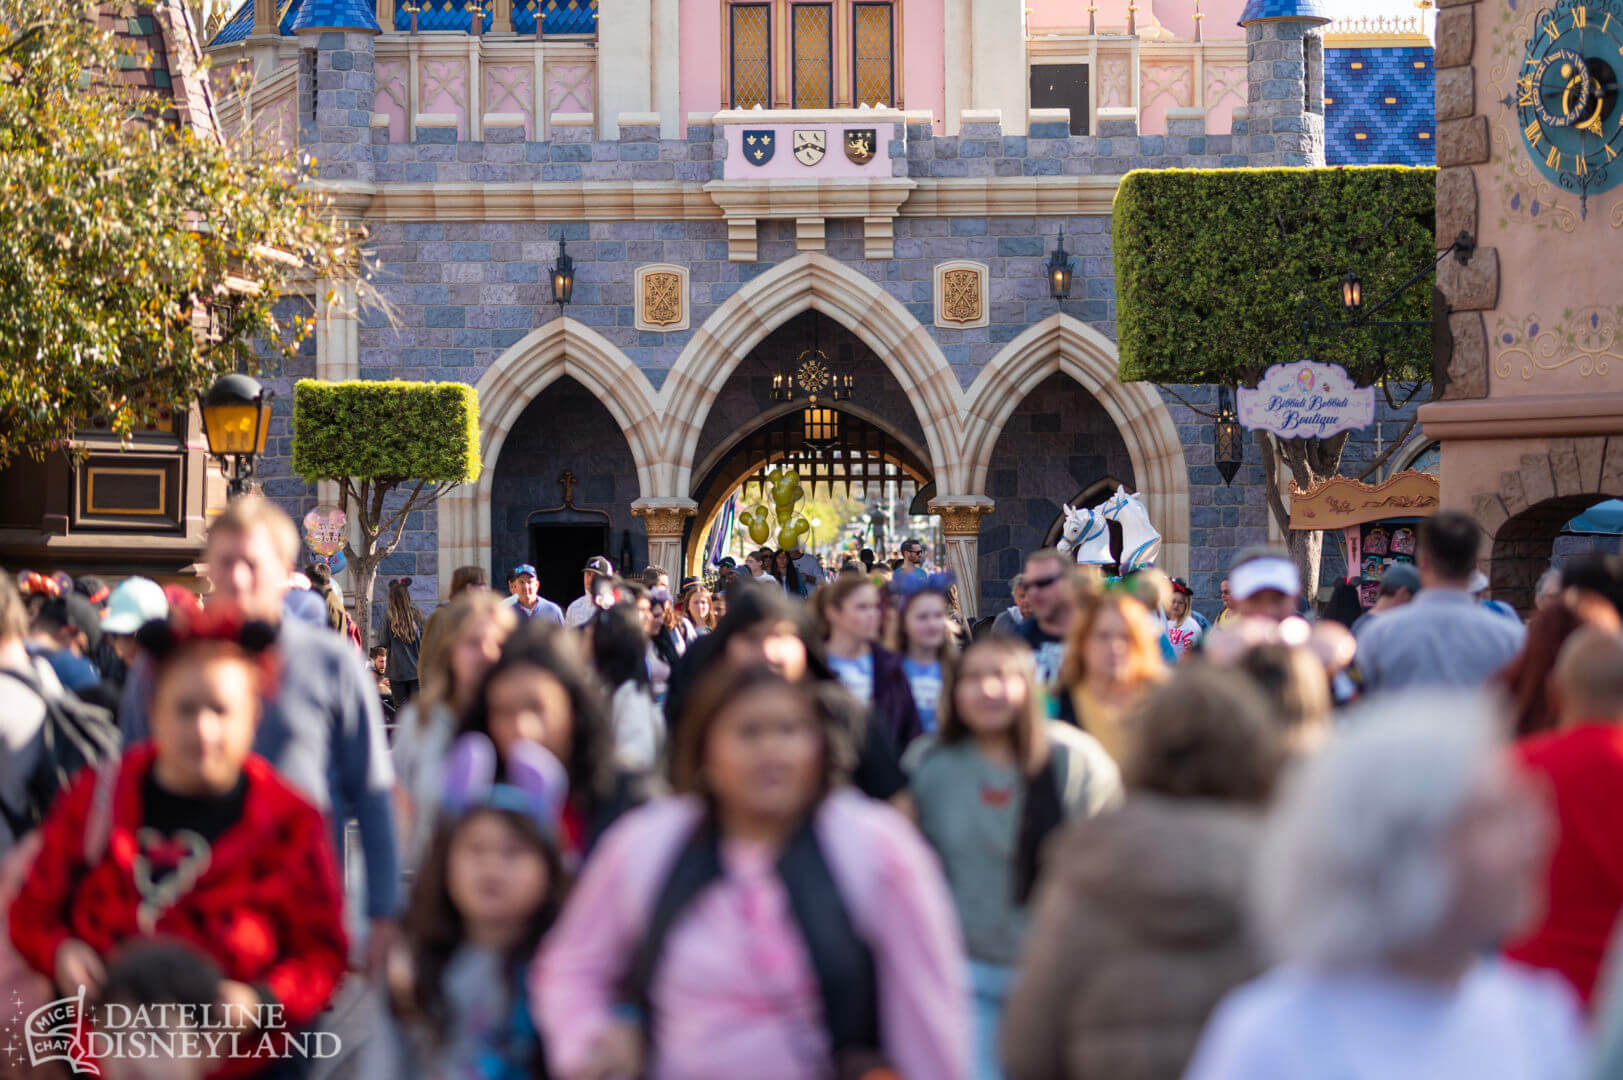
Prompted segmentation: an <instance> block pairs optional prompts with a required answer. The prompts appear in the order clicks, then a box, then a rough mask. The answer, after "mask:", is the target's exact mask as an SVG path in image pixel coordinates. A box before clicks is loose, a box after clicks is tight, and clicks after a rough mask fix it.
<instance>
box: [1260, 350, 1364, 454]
mask: <svg viewBox="0 0 1623 1080" xmlns="http://www.w3.org/2000/svg"><path fill="white" fill-rule="evenodd" d="M1235 403H1236V406H1237V411H1238V412H1239V414H1240V423H1241V424H1242V425H1244V426H1245V427H1248V428H1261V429H1262V430H1264V431H1271V432H1273V433H1274V434H1275V435H1278V436H1279V437H1280V438H1282V439H1311V438H1315V437H1317V438H1323V437H1325V436H1328V435H1334V434H1336V433H1337V432H1342V431H1355V430H1357V429H1359V428H1363V427H1368V426H1369V425H1370V424H1372V423H1373V422H1374V421H1375V388H1374V387H1373V386H1364V387H1358V386H1354V385H1353V381H1352V379H1350V378H1348V377H1347V372H1346V370H1345V369H1343V368H1340V367H1338V366H1336V365H1335V364H1320V363H1318V362H1316V361H1313V360H1298V361H1296V362H1295V363H1291V364H1275V365H1274V366H1273V367H1271V368H1269V369H1268V370H1267V372H1266V373H1264V374H1263V376H1262V378H1261V379H1259V380H1257V388H1256V389H1255V390H1253V389H1251V388H1250V387H1246V386H1242V387H1240V389H1239V392H1238V393H1236V394H1235Z"/></svg>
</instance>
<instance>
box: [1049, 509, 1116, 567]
mask: <svg viewBox="0 0 1623 1080" xmlns="http://www.w3.org/2000/svg"><path fill="white" fill-rule="evenodd" d="M1063 535H1064V539H1062V540H1061V541H1060V542H1059V549H1060V550H1061V551H1071V552H1075V558H1076V561H1077V562H1078V563H1080V564H1082V565H1084V566H1090V565H1091V566H1100V565H1103V564H1105V563H1108V562H1110V529H1109V527H1108V526H1106V525H1105V519H1104V515H1102V514H1100V513H1099V511H1097V510H1089V509H1087V508H1085V507H1078V506H1072V505H1071V504H1070V503H1066V504H1065V526H1064V529H1063Z"/></svg>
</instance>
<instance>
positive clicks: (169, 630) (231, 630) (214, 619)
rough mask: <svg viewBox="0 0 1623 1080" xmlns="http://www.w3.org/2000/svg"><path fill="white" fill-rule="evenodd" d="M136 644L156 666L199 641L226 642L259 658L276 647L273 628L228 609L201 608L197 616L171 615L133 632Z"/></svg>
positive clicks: (191, 614) (177, 612)
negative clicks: (179, 650)
mask: <svg viewBox="0 0 1623 1080" xmlns="http://www.w3.org/2000/svg"><path fill="white" fill-rule="evenodd" d="M135 640H136V643H137V644H139V645H140V646H141V648H143V649H145V650H146V651H147V652H148V653H149V654H151V656H152V658H153V659H154V660H156V661H158V662H159V663H162V662H163V661H164V660H166V659H168V658H169V657H170V656H171V655H173V654H174V652H175V650H177V649H179V648H180V647H182V646H184V645H190V644H192V643H194V642H199V641H219V642H227V643H229V644H232V645H235V646H237V647H238V648H240V649H242V651H243V652H245V653H247V654H248V655H250V656H258V655H259V654H260V653H263V652H264V651H265V650H266V649H268V648H270V647H271V646H272V645H274V644H275V643H276V627H274V626H272V625H271V624H270V623H267V622H260V621H258V620H255V619H244V618H243V617H242V615H241V614H240V613H239V612H236V611H232V610H230V609H227V608H218V607H213V608H202V609H200V610H198V611H196V612H186V611H174V610H172V611H171V612H170V613H169V618H167V619H153V620H151V621H149V622H147V623H145V624H144V625H142V627H141V628H140V629H139V630H137V631H136V632H135Z"/></svg>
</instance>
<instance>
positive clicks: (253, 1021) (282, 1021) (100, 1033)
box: [7, 987, 343, 1076]
mask: <svg viewBox="0 0 1623 1080" xmlns="http://www.w3.org/2000/svg"><path fill="white" fill-rule="evenodd" d="M23 1043H24V1045H26V1046H27V1049H28V1062H29V1064H30V1065H32V1066H34V1067H36V1068H37V1067H38V1066H40V1065H44V1064H46V1063H47V1062H53V1061H59V1062H62V1063H63V1064H64V1065H65V1066H67V1068H68V1069H69V1070H70V1071H71V1072H72V1073H73V1074H74V1075H75V1076H100V1075H102V1072H103V1070H102V1065H103V1064H104V1063H106V1062H109V1061H119V1060H122V1061H141V1062H146V1063H149V1064H157V1063H161V1062H166V1061H167V1062H177V1061H203V1062H210V1063H213V1066H214V1067H218V1066H220V1065H223V1064H224V1063H226V1062H228V1061H231V1060H233V1059H247V1060H254V1061H261V1062H266V1063H269V1062H271V1061H275V1060H277V1059H280V1058H286V1057H295V1058H307V1059H311V1060H318V1059H325V1058H334V1057H337V1056H338V1053H339V1051H340V1050H341V1049H342V1048H343V1043H342V1041H341V1040H340V1039H339V1037H338V1036H337V1035H335V1034H333V1033H332V1032H330V1031H293V1030H289V1029H288V1027H287V1021H286V1018H285V1016H284V1014H283V1007H282V1006H281V1005H279V1004H275V1003H261V1004H258V1005H252V1006H249V1005H234V1004H208V1005H191V1004H177V1003H173V1002H170V1003H163V1004H151V1005H131V1004H125V1003H121V1002H116V1001H109V1002H103V1003H94V1002H87V1001H86V1000H85V991H84V988H83V987H80V988H79V993H78V994H76V995H75V996H73V997H65V998H58V999H57V1000H55V1001H52V1002H49V1003H47V1004H45V1005H42V1006H40V1007H39V1008H37V1009H35V1010H34V1011H33V1012H31V1013H29V1014H28V1018H27V1020H26V1022H25V1023H24V1025H23ZM7 1049H8V1051H10V1052H11V1053H15V1049H16V1047H15V1043H14V1042H8V1044H7ZM7 1064H8V1065H15V1064H21V1062H20V1061H9V1060H8V1062H7ZM210 1071H212V1068H211V1069H210Z"/></svg>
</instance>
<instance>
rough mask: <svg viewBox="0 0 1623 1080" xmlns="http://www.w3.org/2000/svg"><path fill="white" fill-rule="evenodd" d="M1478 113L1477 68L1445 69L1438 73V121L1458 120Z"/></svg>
mask: <svg viewBox="0 0 1623 1080" xmlns="http://www.w3.org/2000/svg"><path fill="white" fill-rule="evenodd" d="M1474 112H1476V68H1474V67H1472V66H1470V65H1469V64H1467V65H1466V66H1464V67H1455V68H1443V69H1442V70H1440V71H1438V72H1437V119H1439V120H1458V119H1460V118H1461V117H1466V116H1470V115H1471V114H1472V113H1474Z"/></svg>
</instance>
